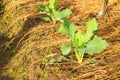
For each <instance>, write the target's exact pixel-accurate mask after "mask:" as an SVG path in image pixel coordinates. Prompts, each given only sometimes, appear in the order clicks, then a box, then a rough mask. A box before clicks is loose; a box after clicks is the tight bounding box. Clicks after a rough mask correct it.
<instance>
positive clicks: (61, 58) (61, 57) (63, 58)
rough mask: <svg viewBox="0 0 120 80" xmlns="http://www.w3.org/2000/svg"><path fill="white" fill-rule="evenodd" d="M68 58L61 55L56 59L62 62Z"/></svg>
mask: <svg viewBox="0 0 120 80" xmlns="http://www.w3.org/2000/svg"><path fill="white" fill-rule="evenodd" d="M65 59H66V58H65V57H64V56H60V57H58V58H57V59H56V61H57V62H61V61H62V60H65Z"/></svg>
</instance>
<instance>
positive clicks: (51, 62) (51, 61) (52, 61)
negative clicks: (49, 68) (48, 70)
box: [47, 59, 56, 65]
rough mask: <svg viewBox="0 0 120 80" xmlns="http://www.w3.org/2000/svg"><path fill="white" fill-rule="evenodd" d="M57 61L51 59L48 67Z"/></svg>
mask: <svg viewBox="0 0 120 80" xmlns="http://www.w3.org/2000/svg"><path fill="white" fill-rule="evenodd" d="M55 61H56V60H55V59H50V61H49V62H48V63H47V65H51V64H53V63H54V62H55Z"/></svg>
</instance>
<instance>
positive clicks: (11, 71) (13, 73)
mask: <svg viewBox="0 0 120 80" xmlns="http://www.w3.org/2000/svg"><path fill="white" fill-rule="evenodd" d="M8 72H9V73H10V74H12V75H15V74H16V71H15V70H14V69H9V71H8Z"/></svg>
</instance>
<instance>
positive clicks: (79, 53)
mask: <svg viewBox="0 0 120 80" xmlns="http://www.w3.org/2000/svg"><path fill="white" fill-rule="evenodd" d="M75 54H76V57H77V60H78V62H79V63H80V64H81V63H82V60H83V56H84V53H83V52H80V51H76V50H75Z"/></svg>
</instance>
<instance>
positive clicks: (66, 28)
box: [59, 18, 108, 63]
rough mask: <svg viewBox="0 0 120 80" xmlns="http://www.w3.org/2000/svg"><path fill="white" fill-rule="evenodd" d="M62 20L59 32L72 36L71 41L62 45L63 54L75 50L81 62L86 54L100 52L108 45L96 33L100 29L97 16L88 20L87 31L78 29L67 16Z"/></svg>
mask: <svg viewBox="0 0 120 80" xmlns="http://www.w3.org/2000/svg"><path fill="white" fill-rule="evenodd" d="M62 22H63V23H62V24H61V27H60V28H59V32H60V33H62V34H65V35H68V36H69V37H70V41H69V42H68V43H66V44H63V45H62V47H61V51H62V55H63V56H66V55H68V54H69V53H70V52H71V51H74V52H75V55H76V57H77V60H78V62H79V63H81V62H82V60H83V56H84V54H89V55H93V53H100V52H101V51H102V50H104V49H105V48H106V47H107V46H108V43H107V42H106V41H105V40H102V38H100V37H97V36H96V35H95V32H96V31H97V30H98V23H97V21H96V19H95V18H93V19H91V20H90V21H88V22H87V31H86V33H84V32H83V31H81V30H78V31H77V30H76V26H75V25H74V24H73V23H71V22H69V21H68V20H67V19H66V18H63V19H62Z"/></svg>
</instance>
